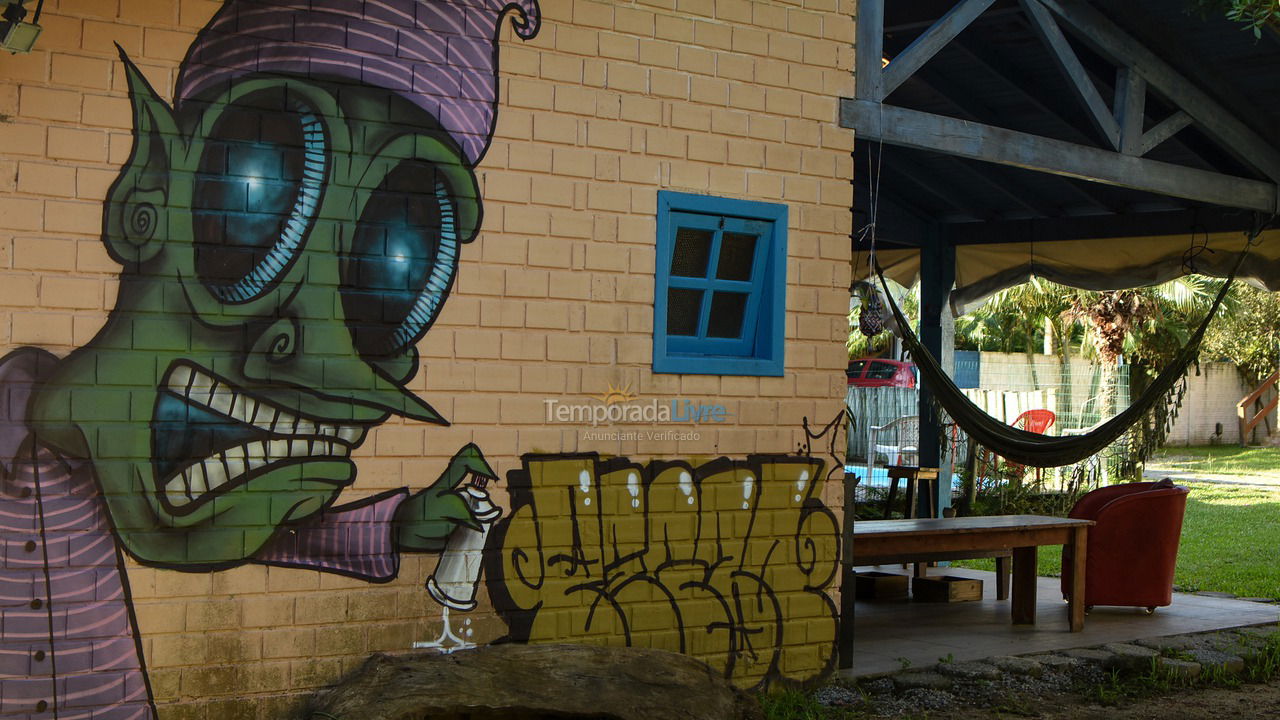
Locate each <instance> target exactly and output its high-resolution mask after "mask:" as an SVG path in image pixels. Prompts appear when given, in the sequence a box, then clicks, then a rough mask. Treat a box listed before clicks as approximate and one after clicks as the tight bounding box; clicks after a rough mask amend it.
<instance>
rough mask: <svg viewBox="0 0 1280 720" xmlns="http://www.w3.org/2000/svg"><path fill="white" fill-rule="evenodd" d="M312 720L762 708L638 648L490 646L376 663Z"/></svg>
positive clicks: (328, 695)
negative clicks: (328, 719)
mask: <svg viewBox="0 0 1280 720" xmlns="http://www.w3.org/2000/svg"><path fill="white" fill-rule="evenodd" d="M303 717H306V718H308V720H322V719H324V718H330V717H338V718H360V719H361V720H421V718H431V719H432V720H552V719H553V718H574V719H576V720H760V719H761V718H762V717H763V715H762V714H761V711H760V707H759V704H758V703H757V702H756V701H755V699H754V698H753V697H751V696H750V695H748V694H747V693H745V692H743V691H742V690H739V689H738V688H735V687H734V686H732V685H730V684H729V683H728V681H726V680H725V679H724V678H722V677H720V676H719V675H718V674H716V673H715V672H713V671H712V669H711V668H710V667H708V666H707V665H706V664H704V663H702V662H701V661H698V660H695V659H693V658H691V657H688V656H686V655H678V654H676V653H670V652H666V651H662V650H647V649H641V648H603V647H590V646H586V645H554V644H549V645H519V644H505V645H490V646H486V647H480V648H476V649H473V650H462V651H458V652H455V653H452V654H450V655H438V654H434V653H433V654H421V655H397V656H390V655H374V656H373V657H371V658H369V660H368V661H367V662H366V663H365V664H364V666H363V667H361V668H360V669H359V670H357V671H356V672H355V674H354V675H352V676H351V677H349V678H347V679H346V680H345V681H343V682H342V683H341V684H339V685H337V686H336V687H334V688H331V689H329V690H326V691H322V692H321V693H319V694H317V695H316V697H315V698H314V699H313V700H312V702H311V705H310V707H309V710H308V712H307V713H305V714H304V716H303Z"/></svg>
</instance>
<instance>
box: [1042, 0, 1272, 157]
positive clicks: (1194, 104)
mask: <svg viewBox="0 0 1280 720" xmlns="http://www.w3.org/2000/svg"><path fill="white" fill-rule="evenodd" d="M1026 1H1027V2H1029V3H1031V4H1037V3H1038V4H1040V5H1043V6H1044V7H1046V8H1048V9H1050V10H1052V11H1053V12H1054V14H1056V15H1057V16H1058V17H1060V18H1062V19H1063V20H1064V21H1065V22H1066V23H1067V24H1069V25H1071V26H1072V27H1073V28H1075V30H1076V32H1077V33H1078V34H1079V37H1080V39H1081V40H1083V41H1084V42H1086V43H1089V44H1091V45H1093V46H1094V47H1095V48H1096V49H1097V50H1098V51H1099V52H1101V53H1102V54H1104V55H1106V56H1109V57H1110V58H1111V59H1112V60H1113V61H1115V62H1117V63H1119V64H1121V65H1123V66H1125V67H1130V68H1133V69H1134V70H1135V71H1137V72H1138V73H1139V74H1141V75H1142V77H1143V78H1145V79H1146V81H1147V84H1149V85H1150V86H1151V87H1152V88H1155V89H1156V90H1157V91H1159V92H1160V94H1161V95H1163V96H1164V97H1166V98H1168V99H1169V100H1170V101H1171V102H1172V103H1174V104H1175V105H1176V106H1177V107H1178V108H1179V109H1180V110H1183V111H1185V112H1186V113H1187V114H1188V115H1189V116H1190V117H1191V119H1192V120H1193V121H1194V122H1195V124H1196V126H1197V127H1199V128H1200V129H1201V130H1203V131H1204V132H1205V133H1206V134H1207V135H1209V136H1210V137H1212V138H1213V139H1214V140H1216V141H1217V142H1218V143H1220V144H1221V145H1222V146H1223V147H1224V148H1226V149H1227V150H1229V151H1231V152H1232V153H1233V154H1235V155H1236V156H1237V157H1238V158H1239V159H1240V160H1241V161H1243V162H1244V163H1246V164H1248V165H1250V166H1251V167H1254V168H1256V169H1257V170H1258V171H1260V172H1261V173H1262V174H1263V175H1266V176H1267V177H1269V178H1271V179H1272V180H1275V181H1278V182H1280V150H1277V149H1276V148H1275V147H1273V146H1272V145H1271V144H1270V143H1268V142H1267V141H1266V140H1264V139H1263V138H1262V137H1260V136H1259V135H1258V134H1257V133H1255V132H1254V131H1253V130H1251V129H1249V127H1248V126H1246V125H1245V124H1244V123H1243V122H1241V121H1240V120H1239V119H1237V118H1236V117H1235V116H1234V115H1233V114H1232V113H1230V112H1228V111H1227V110H1226V109H1225V108H1223V107H1222V105H1220V104H1219V103H1218V102H1217V101H1215V100H1214V99H1212V98H1211V97H1209V95H1208V94H1207V93H1205V92H1204V91H1203V90H1201V89H1199V88H1198V87H1196V86H1195V85H1193V84H1192V83H1191V82H1190V81H1188V80H1187V79H1186V78H1185V77H1183V76H1182V74H1180V73H1179V72H1178V71H1176V70H1175V69H1174V68H1173V67H1172V66H1170V65H1169V64H1168V63H1166V62H1165V61H1163V60H1161V59H1160V58H1159V57H1158V56H1157V55H1156V54H1155V53H1153V52H1151V51H1150V50H1148V49H1147V48H1146V47H1144V46H1143V45H1141V44H1140V43H1139V42H1138V41H1137V40H1135V39H1133V38H1132V37H1131V36H1129V34H1128V33H1126V32H1125V31H1124V30H1122V29H1120V27H1118V26H1117V25H1116V24H1115V23H1113V22H1111V21H1110V20H1108V19H1107V18H1106V17H1105V16H1104V15H1102V13H1100V12H1098V11H1097V10H1095V9H1094V8H1093V7H1091V6H1089V5H1088V4H1087V3H1085V2H1083V1H1082V0H1026Z"/></svg>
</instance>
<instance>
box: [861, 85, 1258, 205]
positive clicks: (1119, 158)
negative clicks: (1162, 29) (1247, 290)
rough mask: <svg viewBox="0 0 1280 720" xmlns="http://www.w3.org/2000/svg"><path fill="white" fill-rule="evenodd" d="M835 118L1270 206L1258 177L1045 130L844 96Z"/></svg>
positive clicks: (1085, 174) (868, 131)
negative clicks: (1027, 130) (1089, 143)
mask: <svg viewBox="0 0 1280 720" xmlns="http://www.w3.org/2000/svg"><path fill="white" fill-rule="evenodd" d="M840 123H841V125H842V126H844V127H847V128H852V129H853V130H855V131H856V132H857V133H858V135H859V137H860V138H861V139H863V140H872V141H880V142H884V143H887V144H890V145H899V146H902V147H910V148H917V149H920V150H930V151H933V152H940V153H943V154H945V155H954V156H957V157H964V158H970V159H973V160H983V161H986V162H993V163H998V164H1001V165H1009V166H1012V167H1020V168H1025V169H1028V170H1035V171H1038V172H1046V173H1051V174H1054V175H1063V176H1066V177H1075V178H1080V179H1083V180H1091V181H1094V182H1099V183H1105V184H1108V185H1115V186H1118V187H1126V188H1131V189H1134V190H1143V191H1146V192H1153V193H1157V194H1160V195H1169V196H1173V197H1180V198H1185V199H1188V200H1196V201H1199V202H1207V203H1211V204H1214V205H1222V206H1225V207H1236V208H1243V209H1248V210H1258V211H1262V212H1275V211H1276V210H1277V209H1280V208H1277V188H1276V186H1275V185H1273V184H1271V183H1267V182H1261V181H1258V180H1250V179H1247V178H1238V177H1233V176H1230V175H1222V174H1219V173H1214V172H1208V171H1205V170H1198V169H1195V168H1189V167H1185V166H1182V165H1173V164H1170V163H1165V162H1160V161H1157V160H1150V159H1147V158H1140V157H1133V156H1130V155H1122V154H1120V153H1114V152H1110V151H1107V150H1101V149H1098V148H1093V147H1088V146H1085V145H1076V144H1074V143H1069V142H1063V141H1061V140H1054V139H1052V138H1046V137H1040V136H1038V135H1030V134H1028V133H1021V132H1016V131H1013V130H1006V129H1004V128H997V127H992V126H990V125H982V124H978V123H971V122H966V121H964V120H957V119H956V118H949V117H943V116H941V115H934V114H932V113H926V112H920V111H918V110H908V109H905V108H899V107H893V106H889V105H884V104H882V103H876V102H872V101H869V100H856V99H848V98H844V99H842V100H841V103H840Z"/></svg>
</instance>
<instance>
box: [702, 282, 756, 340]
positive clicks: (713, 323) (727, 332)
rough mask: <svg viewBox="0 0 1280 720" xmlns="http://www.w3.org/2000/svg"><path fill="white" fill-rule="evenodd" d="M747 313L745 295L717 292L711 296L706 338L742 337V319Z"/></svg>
mask: <svg viewBox="0 0 1280 720" xmlns="http://www.w3.org/2000/svg"><path fill="white" fill-rule="evenodd" d="M746 311H747V295H746V293H734V292H717V293H715V294H714V295H712V296H711V317H710V318H709V319H708V320H707V337H716V338H735V339H736V338H740V337H742V317H743V315H745V314H746Z"/></svg>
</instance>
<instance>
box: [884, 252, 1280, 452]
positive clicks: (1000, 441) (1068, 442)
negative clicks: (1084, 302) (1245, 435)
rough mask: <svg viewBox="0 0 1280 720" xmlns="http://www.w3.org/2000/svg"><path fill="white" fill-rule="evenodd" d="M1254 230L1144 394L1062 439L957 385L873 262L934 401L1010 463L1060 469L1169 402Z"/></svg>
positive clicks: (1118, 435)
mask: <svg viewBox="0 0 1280 720" xmlns="http://www.w3.org/2000/svg"><path fill="white" fill-rule="evenodd" d="M1258 232H1260V230H1258V231H1255V232H1253V233H1252V234H1251V235H1250V237H1249V242H1248V244H1246V246H1245V249H1244V250H1242V251H1241V253H1240V259H1239V260H1238V261H1237V262H1236V265H1235V268H1234V269H1232V271H1231V276H1230V277H1228V278H1227V281H1226V282H1225V283H1223V284H1222V289H1221V290H1219V291H1218V296H1217V297H1216V298H1214V301H1213V305H1212V306H1211V307H1210V308H1209V312H1208V313H1207V314H1206V315H1205V318H1204V321H1203V322H1201V323H1200V327H1199V328H1197V329H1196V332H1195V334H1194V335H1192V336H1191V339H1190V340H1188V341H1187V344H1186V345H1185V346H1184V347H1183V348H1182V350H1181V351H1180V352H1179V353H1178V354H1177V355H1176V356H1175V357H1174V359H1173V362H1171V363H1170V364H1169V365H1168V366H1166V367H1165V369H1164V370H1162V371H1161V372H1160V374H1159V375H1157V376H1156V379H1155V380H1154V381H1152V383H1151V385H1150V386H1148V387H1147V389H1146V390H1145V391H1144V392H1143V393H1142V395H1140V396H1139V397H1138V398H1137V399H1136V400H1134V401H1133V403H1132V404H1130V405H1129V407H1127V408H1125V409H1124V410H1123V411H1122V412H1120V413H1119V414H1117V415H1116V416H1115V417H1113V418H1111V419H1110V420H1107V421H1106V422H1103V423H1099V424H1098V425H1095V426H1093V427H1092V428H1089V430H1088V432H1085V433H1083V434H1080V435H1072V436H1064V437H1054V436H1049V435H1040V434H1037V433H1032V432H1027V431H1025V430H1022V429H1019V428H1016V427H1012V426H1009V425H1006V424H1004V423H1003V422H1001V421H1000V420H998V419H996V418H994V417H992V416H991V415H989V414H988V413H987V412H986V411H985V410H983V409H982V408H980V407H978V406H977V405H975V404H974V403H973V401H972V400H970V399H969V398H968V396H966V395H965V394H964V392H963V391H961V390H960V388H959V387H957V386H956V384H955V382H954V381H953V380H952V379H951V377H950V376H949V375H947V373H946V371H944V370H943V369H942V366H941V365H939V364H938V361H937V359H936V358H934V357H933V354H932V353H930V352H929V351H928V350H927V349H925V347H924V345H922V344H921V343H920V340H919V338H917V337H916V334H915V332H914V331H913V330H912V329H911V324H910V323H909V322H908V321H907V319H906V317H904V316H903V314H902V310H901V309H899V308H898V304H897V303H896V302H894V300H893V295H892V294H891V293H890V292H889V285H888V283H886V282H885V279H884V272H883V271H882V270H881V268H880V266H879V264H877V265H876V274H877V275H878V276H879V277H880V284H881V286H882V287H884V291H885V293H884V294H885V297H886V298H887V304H888V306H889V309H890V311H892V313H893V316H894V318H895V319H897V321H898V327H899V328H900V329H901V337H902V342H903V344H904V345H906V347H907V349H908V350H910V351H911V356H912V358H913V359H914V360H915V362H916V366H917V367H918V369H919V371H920V375H921V376H922V377H923V378H924V380H925V384H926V386H927V387H928V388H929V391H930V393H932V395H933V398H934V400H935V401H936V402H937V403H938V405H940V406H941V407H942V408H943V409H944V410H946V411H947V413H948V414H949V415H950V416H951V418H952V419H953V420H955V422H956V424H957V425H959V426H960V429H962V430H964V431H965V432H966V433H968V434H969V435H970V437H972V438H973V440H974V441H976V442H977V443H979V444H981V445H983V446H985V447H987V448H989V449H990V450H992V451H994V452H995V453H996V454H997V455H1000V456H1002V457H1005V458H1008V459H1010V460H1013V461H1014V462H1018V463H1021V464H1023V465H1029V466H1031V467H1058V466H1061V465H1071V464H1073V463H1077V462H1080V461H1081V460H1084V459H1086V458H1088V457H1090V456H1093V455H1096V454H1097V453H1099V452H1101V451H1102V450H1103V449H1105V448H1106V447H1107V446H1108V445H1110V444H1111V443H1113V442H1115V440H1116V439H1117V438H1119V437H1120V436H1121V435H1123V434H1124V433H1125V431H1127V430H1128V429H1129V428H1130V427H1132V426H1133V425H1134V423H1136V422H1138V421H1139V420H1140V419H1142V418H1143V417H1144V416H1145V415H1146V414H1147V413H1148V412H1149V411H1150V410H1152V408H1154V407H1155V406H1156V404H1157V403H1163V402H1167V401H1168V396H1169V395H1170V393H1171V392H1173V391H1175V388H1176V386H1177V385H1178V382H1179V381H1180V380H1181V379H1182V377H1183V376H1184V375H1186V373H1187V369H1188V368H1189V367H1190V365H1191V363H1192V362H1194V361H1195V359H1196V357H1197V356H1198V354H1199V351H1200V341H1201V340H1203V339H1204V333H1205V330H1207V329H1208V327H1209V323H1210V322H1211V321H1212V320H1213V317H1214V315H1216V314H1217V312H1218V308H1219V307H1221V305H1222V300H1223V298H1225V297H1226V295H1227V291H1228V289H1230V287H1231V284H1232V282H1234V280H1235V277H1236V272H1238V271H1239V269H1240V266H1241V264H1242V263H1243V261H1244V258H1245V256H1246V255H1247V253H1248V248H1249V245H1250V244H1252V242H1253V239H1254V238H1256V237H1257V233H1258Z"/></svg>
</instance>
